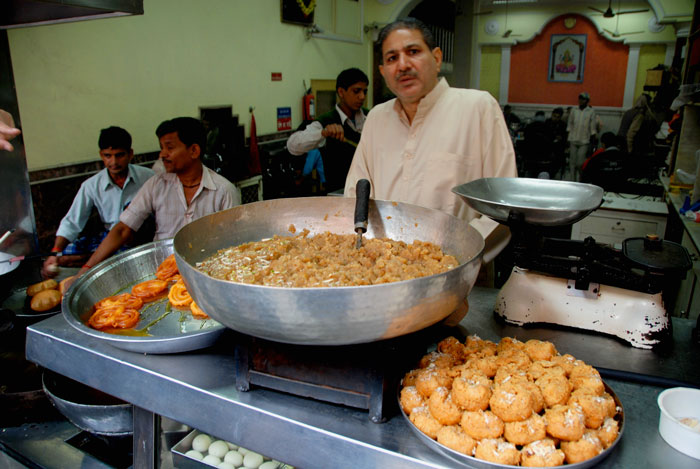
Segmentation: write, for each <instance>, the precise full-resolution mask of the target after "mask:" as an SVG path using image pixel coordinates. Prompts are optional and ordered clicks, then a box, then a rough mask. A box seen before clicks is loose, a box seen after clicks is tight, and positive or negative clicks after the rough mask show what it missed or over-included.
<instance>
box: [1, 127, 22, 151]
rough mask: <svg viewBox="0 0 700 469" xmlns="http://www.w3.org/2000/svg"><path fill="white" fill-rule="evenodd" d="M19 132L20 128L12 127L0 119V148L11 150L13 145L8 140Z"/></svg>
mask: <svg viewBox="0 0 700 469" xmlns="http://www.w3.org/2000/svg"><path fill="white" fill-rule="evenodd" d="M19 134H20V130H19V129H16V128H14V127H10V126H9V125H7V124H5V123H4V122H2V121H1V120H0V149H2V150H7V151H12V150H14V147H13V146H12V144H11V143H10V140H12V139H13V138H15V137H16V136H18V135H19Z"/></svg>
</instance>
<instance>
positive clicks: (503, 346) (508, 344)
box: [496, 337, 525, 354]
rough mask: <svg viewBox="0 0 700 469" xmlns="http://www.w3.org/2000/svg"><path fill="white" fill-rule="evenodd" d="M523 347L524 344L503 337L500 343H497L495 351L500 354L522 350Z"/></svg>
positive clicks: (514, 339)
mask: <svg viewBox="0 0 700 469" xmlns="http://www.w3.org/2000/svg"><path fill="white" fill-rule="evenodd" d="M524 346H525V343H524V342H521V341H519V340H518V339H516V338H515V337H504V338H502V339H501V341H500V342H498V347H497V349H496V351H497V352H498V353H499V354H500V353H502V352H504V351H505V350H508V349H511V348H515V349H518V350H522V348H523V347H524Z"/></svg>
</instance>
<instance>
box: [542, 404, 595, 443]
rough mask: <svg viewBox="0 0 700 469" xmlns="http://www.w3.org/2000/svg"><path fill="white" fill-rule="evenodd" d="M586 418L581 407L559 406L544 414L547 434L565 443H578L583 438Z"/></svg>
mask: <svg viewBox="0 0 700 469" xmlns="http://www.w3.org/2000/svg"><path fill="white" fill-rule="evenodd" d="M585 421H586V418H585V417H584V415H583V411H582V410H581V409H580V408H579V407H575V406H570V405H557V406H554V407H551V408H549V409H547V410H545V412H544V422H545V425H546V426H547V434H549V435H551V436H553V437H554V438H558V439H560V440H565V441H576V440H580V439H581V438H582V437H583V433H584V431H585V430H586V424H585Z"/></svg>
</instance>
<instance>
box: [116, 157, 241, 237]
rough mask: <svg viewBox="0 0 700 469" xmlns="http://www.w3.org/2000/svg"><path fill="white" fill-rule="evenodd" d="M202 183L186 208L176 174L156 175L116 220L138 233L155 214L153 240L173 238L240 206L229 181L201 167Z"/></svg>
mask: <svg viewBox="0 0 700 469" xmlns="http://www.w3.org/2000/svg"><path fill="white" fill-rule="evenodd" d="M202 169H203V170H204V172H203V173H202V183H201V184H200V185H199V188H198V189H197V192H196V193H195V194H194V197H193V198H192V200H191V201H190V204H189V205H187V201H186V200H185V191H184V189H183V188H182V183H181V182H180V179H179V178H178V177H177V174H175V173H161V174H156V175H155V176H153V177H152V178H151V179H149V180H148V181H146V183H145V184H144V185H143V187H141V189H140V190H139V192H138V193H137V194H136V195H135V196H134V199H133V200H132V201H131V204H130V205H129V206H128V207H127V208H126V210H124V211H123V212H122V214H121V216H120V217H119V221H121V222H122V223H124V224H125V225H127V226H128V227H129V228H131V229H132V230H135V231H136V230H138V229H139V228H140V227H141V225H142V224H143V222H144V221H145V220H146V218H148V216H149V215H151V214H155V217H156V234H155V236H154V237H153V239H154V240H159V239H166V238H172V237H173V236H175V234H176V233H177V232H178V231H179V230H180V228H182V227H183V226H185V225H186V224H188V223H190V222H191V221H194V220H196V219H198V218H201V217H203V216H205V215H209V214H212V213H215V212H218V211H220V210H225V209H227V208H231V207H233V206H235V205H240V204H241V199H240V197H239V195H238V191H237V190H236V188H235V187H234V185H233V184H232V183H231V182H229V180H228V179H226V178H224V177H223V176H220V175H219V174H216V173H215V172H214V171H212V170H211V169H209V168H207V167H206V166H203V167H202Z"/></svg>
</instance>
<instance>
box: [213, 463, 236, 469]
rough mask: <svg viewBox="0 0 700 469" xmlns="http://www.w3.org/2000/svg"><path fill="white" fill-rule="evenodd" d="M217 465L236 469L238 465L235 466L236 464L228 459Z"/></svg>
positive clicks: (223, 468)
mask: <svg viewBox="0 0 700 469" xmlns="http://www.w3.org/2000/svg"><path fill="white" fill-rule="evenodd" d="M217 467H218V468H219V469H236V466H234V465H233V464H231V463H230V462H226V461H224V462H222V463H221V464H219V465H218V466H217Z"/></svg>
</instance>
